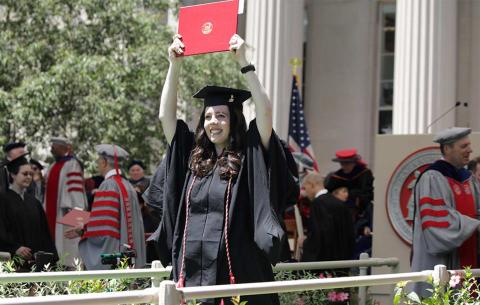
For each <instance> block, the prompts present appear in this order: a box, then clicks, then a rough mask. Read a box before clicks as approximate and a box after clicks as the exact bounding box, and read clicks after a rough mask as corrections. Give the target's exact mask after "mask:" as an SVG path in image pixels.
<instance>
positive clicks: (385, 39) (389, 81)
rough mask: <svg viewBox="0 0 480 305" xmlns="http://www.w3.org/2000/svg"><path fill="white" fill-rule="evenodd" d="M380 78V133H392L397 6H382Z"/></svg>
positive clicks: (387, 4)
mask: <svg viewBox="0 0 480 305" xmlns="http://www.w3.org/2000/svg"><path fill="white" fill-rule="evenodd" d="M379 20H380V26H381V29H380V77H379V94H378V96H379V101H378V102H379V104H378V133H379V134H390V133H392V121H393V68H394V58H395V4H392V3H382V4H381V5H380V19H379Z"/></svg>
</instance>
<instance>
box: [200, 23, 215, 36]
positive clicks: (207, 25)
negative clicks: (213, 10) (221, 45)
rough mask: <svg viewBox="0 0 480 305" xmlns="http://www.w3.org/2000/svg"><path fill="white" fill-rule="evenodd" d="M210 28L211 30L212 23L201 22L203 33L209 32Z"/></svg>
mask: <svg viewBox="0 0 480 305" xmlns="http://www.w3.org/2000/svg"><path fill="white" fill-rule="evenodd" d="M212 30H213V23H211V22H205V23H204V24H202V33H203V34H204V35H208V34H210V33H211V32H212Z"/></svg>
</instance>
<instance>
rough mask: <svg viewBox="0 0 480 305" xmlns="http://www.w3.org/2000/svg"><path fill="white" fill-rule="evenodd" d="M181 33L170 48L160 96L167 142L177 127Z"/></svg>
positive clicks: (181, 49)
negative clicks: (168, 64)
mask: <svg viewBox="0 0 480 305" xmlns="http://www.w3.org/2000/svg"><path fill="white" fill-rule="evenodd" d="M181 38H182V37H181V36H180V35H178V34H177V35H175V36H174V37H173V42H172V44H171V45H170V47H169V48H168V61H169V62H170V66H169V67H168V72H167V78H166V79H165V83H164V84H163V89H162V96H161V97H160V110H159V114H158V118H159V119H160V121H161V122H162V127H163V133H164V134H165V138H166V139H167V143H168V144H170V143H172V139H173V136H174V135H175V129H176V127H177V91H178V78H179V76H180V68H181V61H182V57H178V56H179V55H182V54H183V48H184V45H183V43H182V41H181V40H180V39H181Z"/></svg>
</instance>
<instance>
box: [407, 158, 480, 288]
mask: <svg viewBox="0 0 480 305" xmlns="http://www.w3.org/2000/svg"><path fill="white" fill-rule="evenodd" d="M477 210H478V190H477V189H476V186H475V185H474V184H473V183H472V177H471V175H470V172H469V171H467V170H466V169H464V168H461V169H456V168H455V167H454V166H453V165H451V164H450V163H448V162H446V161H444V160H438V161H436V162H435V163H433V164H432V165H431V166H430V167H429V168H427V170H426V171H425V172H424V173H423V174H422V175H421V176H420V177H419V179H418V181H417V184H416V186H415V216H414V220H415V221H414V228H413V249H412V250H413V255H412V271H422V270H433V267H434V266H435V265H445V266H447V269H461V268H463V267H464V266H467V265H468V266H471V267H472V268H477V266H478V262H477V238H478V236H477V235H478V233H477V230H478V228H479V226H480V220H478V219H477ZM427 288H431V286H429V285H428V284H427V283H424V282H418V283H415V284H414V289H415V291H416V292H417V293H419V294H420V295H422V296H426V295H428V294H429V292H427V291H426V289H427Z"/></svg>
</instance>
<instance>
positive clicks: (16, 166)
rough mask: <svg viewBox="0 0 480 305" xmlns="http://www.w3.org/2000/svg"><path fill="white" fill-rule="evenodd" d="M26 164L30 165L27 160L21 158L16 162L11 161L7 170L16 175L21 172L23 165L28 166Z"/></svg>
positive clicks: (15, 160)
mask: <svg viewBox="0 0 480 305" xmlns="http://www.w3.org/2000/svg"><path fill="white" fill-rule="evenodd" d="M26 164H30V163H29V162H28V160H27V158H25V157H19V158H17V159H14V160H12V161H10V162H9V163H8V164H7V169H8V171H9V172H10V173H11V174H14V175H16V174H18V172H19V171H20V167H21V166H23V165H26Z"/></svg>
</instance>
